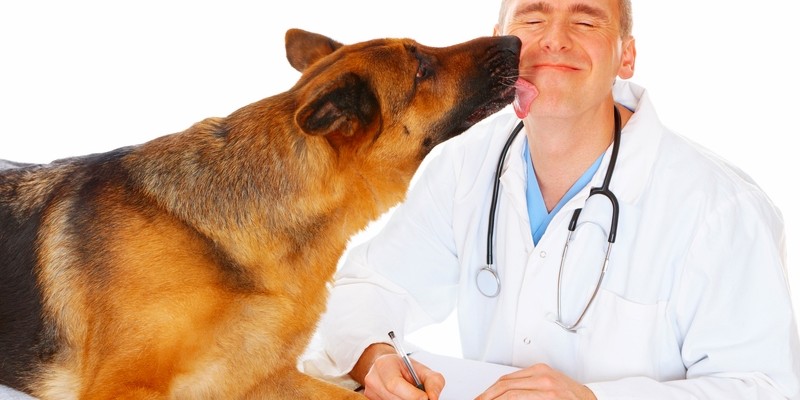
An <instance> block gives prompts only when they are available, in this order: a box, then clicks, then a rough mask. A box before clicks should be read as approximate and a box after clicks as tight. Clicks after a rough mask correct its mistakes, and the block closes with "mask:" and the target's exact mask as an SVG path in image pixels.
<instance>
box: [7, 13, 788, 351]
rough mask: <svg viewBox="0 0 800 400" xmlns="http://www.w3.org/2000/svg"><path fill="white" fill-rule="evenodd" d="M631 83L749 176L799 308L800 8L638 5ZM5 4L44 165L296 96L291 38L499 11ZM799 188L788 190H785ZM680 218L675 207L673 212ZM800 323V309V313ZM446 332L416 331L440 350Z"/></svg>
mask: <svg viewBox="0 0 800 400" xmlns="http://www.w3.org/2000/svg"><path fill="white" fill-rule="evenodd" d="M633 3H634V4H633V6H634V20H635V22H634V36H635V37H636V38H637V47H638V59H637V65H636V73H635V75H634V77H633V79H632V80H633V81H634V82H637V83H639V84H641V85H643V86H645V87H647V88H648V89H649V91H650V95H651V97H652V99H653V101H654V102H655V104H656V107H657V109H658V110H659V113H660V116H661V119H662V120H663V121H664V122H665V123H666V124H667V125H668V126H670V127H671V128H673V129H674V130H676V131H678V132H680V133H682V134H684V135H685V136H687V137H689V138H691V139H692V140H694V141H696V142H699V143H701V144H703V145H705V146H706V147H709V148H710V149H712V150H713V151H715V152H716V153H718V154H720V155H721V156H723V157H724V158H726V159H728V160H730V161H732V162H733V163H735V164H737V165H738V166H740V167H741V168H742V169H743V170H744V171H746V172H747V173H749V174H750V175H751V176H752V177H753V178H754V179H755V180H756V181H757V182H758V183H760V185H761V186H762V188H763V189H764V190H765V191H766V192H767V193H768V194H769V195H770V197H771V198H772V200H773V201H774V202H775V204H776V205H777V206H778V207H779V208H780V209H781V210H782V212H783V214H784V218H785V221H786V225H787V229H786V231H787V247H788V256H789V264H788V269H789V276H790V278H791V279H790V281H791V282H790V284H791V286H792V288H793V289H794V292H795V298H794V301H795V304H796V306H795V309H796V310H800V306H798V305H800V271H799V270H798V268H800V266H799V265H798V264H797V263H798V260H800V247H798V244H799V243H800V241H799V240H798V236H799V235H800V214H799V213H798V210H797V206H796V202H795V199H796V197H794V196H792V194H794V193H796V187H797V181H798V179H797V173H798V167H797V160H798V158H800V157H799V156H798V153H797V151H796V148H797V147H796V144H795V143H796V141H797V139H798V138H797V136H798V133H800V128H798V123H797V117H798V116H799V115H800V101H798V100H797V95H798V92H799V91H800V79H799V78H798V74H799V73H800V68H798V61H797V60H798V55H800V54H799V53H800V50H798V49H800V45H798V39H797V38H800V28H799V26H800V22H798V17H800V15H799V14H798V11H800V6H798V2H797V1H796V0H760V1H757V2H753V1H744V0H700V1H698V0H670V1H656V0H634V2H633ZM276 4H278V3H275V2H271V1H253V2H246V1H240V0H225V1H218V2H209V1H193V2H189V1H182V2H175V1H173V2H169V1H162V0H158V1H155V0H144V1H136V2H133V1H130V2H108V1H88V0H70V1H55V0H49V1H36V0H28V1H13V2H12V1H3V2H2V3H0V158H2V159H11V160H16V161H27V162H49V161H51V160H53V159H56V158H61V157H67V156H72V155H79V154H86V153H92V152H101V151H107V150H111V149H114V148H117V147H120V146H124V145H128V144H135V143H140V142H143V141H146V140H149V139H151V138H154V137H156V136H160V135H163V134H168V133H173V132H178V131H181V130H183V129H185V128H187V127H188V126H189V125H190V124H192V123H193V122H196V121H198V120H200V119H202V118H204V117H208V116H225V115H227V114H229V113H230V112H232V111H233V110H235V109H237V108H239V107H240V106H243V105H245V104H248V103H251V102H253V101H255V100H258V99H260V98H263V97H266V96H269V95H272V94H275V93H277V92H279V91H283V90H286V89H288V88H289V87H290V86H291V85H292V84H293V83H294V81H295V80H296V79H297V77H298V76H299V74H298V73H297V72H296V71H294V70H293V69H291V67H290V66H289V65H288V63H287V62H286V59H285V57H284V49H283V37H284V33H285V31H286V29H288V28H291V27H298V28H303V29H306V30H311V31H316V32H319V33H323V34H327V35H329V36H331V37H333V38H334V39H337V40H339V41H341V42H345V43H349V42H354V41H362V40H367V39H371V38H376V37H386V36H392V37H411V38H414V39H417V40H418V41H419V42H421V43H423V44H428V45H436V46H444V45H449V44H455V43H457V42H461V41H465V40H468V39H471V38H473V37H476V36H481V35H489V34H491V33H492V26H493V24H494V22H495V20H496V16H497V8H498V5H499V0H395V1H385V0H338V1H329V0H313V1H301V0H295V1H291V2H288V3H284V4H281V5H280V6H276ZM790 193H791V194H790ZM675 212H676V213H679V212H681V208H680V204H676V205H675ZM798 314H799V315H800V313H798ZM448 329H452V324H451V323H450V322H448V323H447V324H445V325H444V330H442V329H440V328H436V329H430V330H427V331H425V332H422V333H420V334H419V335H417V336H415V337H416V338H417V340H418V341H419V342H421V343H422V344H427V345H432V346H435V347H436V350H439V351H441V352H444V353H458V351H459V350H458V342H457V340H453V336H449V337H446V336H444V334H443V333H442V332H449V331H448Z"/></svg>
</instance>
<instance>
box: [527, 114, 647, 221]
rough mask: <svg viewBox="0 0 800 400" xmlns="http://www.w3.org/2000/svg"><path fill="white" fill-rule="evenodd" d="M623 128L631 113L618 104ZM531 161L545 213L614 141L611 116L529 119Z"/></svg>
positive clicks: (612, 117)
mask: <svg viewBox="0 0 800 400" xmlns="http://www.w3.org/2000/svg"><path fill="white" fill-rule="evenodd" d="M617 109H619V111H620V115H621V117H622V121H621V122H622V124H621V125H622V126H624V125H625V123H626V122H627V121H628V119H630V117H631V115H632V113H631V112H630V111H629V110H628V109H626V108H625V107H622V106H621V105H617ZM525 131H526V134H527V135H528V145H529V146H530V154H531V159H532V161H533V166H534V170H535V171H536V179H537V181H538V182H539V189H540V190H541V192H542V197H543V198H544V203H545V206H546V207H547V210H548V211H551V210H552V209H553V207H555V206H556V204H558V202H559V201H560V200H561V198H562V197H564V194H566V193H567V191H568V190H569V189H570V188H571V187H572V185H574V184H575V182H576V181H577V180H578V178H580V176H581V175H583V173H584V172H586V170H587V169H588V168H589V167H590V166H591V165H592V163H594V162H595V161H596V160H597V158H598V157H600V155H601V154H603V153H604V152H605V151H606V149H608V146H609V145H610V144H611V142H612V141H613V140H614V114H613V110H612V109H610V108H609V110H608V111H607V112H597V113H594V114H593V115H581V116H578V117H576V118H542V117H529V118H526V120H525Z"/></svg>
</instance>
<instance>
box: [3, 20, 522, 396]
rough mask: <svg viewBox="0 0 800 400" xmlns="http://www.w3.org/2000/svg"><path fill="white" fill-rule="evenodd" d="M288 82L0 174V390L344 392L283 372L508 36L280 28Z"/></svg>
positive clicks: (499, 72)
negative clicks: (208, 114)
mask: <svg viewBox="0 0 800 400" xmlns="http://www.w3.org/2000/svg"><path fill="white" fill-rule="evenodd" d="M286 48H287V58H288V59H289V61H290V63H291V64H292V65H293V66H294V67H295V68H297V69H298V70H300V71H301V72H303V74H302V76H301V77H300V79H299V81H298V82H297V84H296V85H295V86H294V87H292V88H291V89H290V90H288V91H286V92H284V93H280V94H277V95H275V96H272V97H269V98H266V99H264V100H261V101H258V102H255V103H253V104H250V105H247V106H245V107H243V108H241V109H239V110H237V111H235V112H233V113H232V114H231V115H229V116H228V117H225V118H209V119H206V120H204V121H201V122H199V123H197V124H195V125H193V126H192V127H190V128H189V129H187V130H185V131H183V132H180V133H176V134H172V135H167V136H163V137H160V138H156V139H154V140H152V141H150V142H147V143H144V144H141V145H138V146H132V147H126V148H122V149H118V150H115V151H112V152H108V153H104V154H95V155H89V156H83V157H75V158H70V159H65V160H60V161H56V162H53V163H51V164H48V165H29V166H20V167H19V168H12V169H7V170H3V171H0V224H1V225H0V273H2V274H3V279H4V283H2V284H0V354H3V357H4V360H3V363H2V367H0V383H3V384H6V385H10V386H13V387H16V388H18V389H20V390H24V391H27V392H29V393H31V394H33V395H35V396H38V397H41V398H43V399H70V398H80V399H162V398H163V399H167V398H170V399H178V398H185V399H201V398H208V399H236V398H259V399H264V398H267V399H297V398H309V399H334V398H353V399H355V398H360V397H361V396H360V395H357V394H356V393H354V392H350V391H347V390H344V389H342V388H339V387H337V386H334V385H331V384H328V383H324V382H322V381H319V380H316V379H314V378H311V377H308V376H306V375H303V374H301V373H300V372H298V371H297V369H296V362H297V357H298V356H299V355H300V354H301V353H302V352H303V350H304V349H305V347H306V345H307V344H308V341H309V338H310V336H311V334H312V333H313V331H314V329H315V326H316V323H317V321H318V319H319V317H320V315H321V313H322V312H323V311H324V309H325V302H326V291H327V286H326V285H327V284H328V283H329V281H330V279H331V277H332V275H333V273H334V271H335V268H336V264H337V261H338V259H339V257H340V256H341V254H342V252H343V251H344V249H345V246H346V244H347V241H348V239H349V238H350V236H351V235H352V234H354V233H356V232H357V231H359V230H361V229H363V228H364V227H365V226H366V224H367V223H368V222H369V221H370V220H372V219H374V218H376V217H377V216H379V215H380V214H382V213H383V212H384V211H386V210H387V209H389V208H390V207H391V206H393V205H394V204H396V203H397V202H398V201H400V200H402V199H403V196H404V194H405V191H406V189H407V186H408V183H409V180H410V178H411V176H412V174H413V173H414V172H415V170H416V169H417V167H418V166H419V164H420V162H421V161H422V159H423V157H424V156H425V155H426V154H427V153H428V152H429V150H430V149H431V148H433V147H434V146H435V145H437V144H439V143H441V142H442V141H444V140H447V139H449V138H451V137H453V136H455V135H457V134H459V133H460V132H462V131H463V130H465V129H466V128H467V127H469V126H470V125H472V124H473V123H475V122H477V121H479V120H481V119H482V118H484V117H486V116H488V115H489V114H491V113H493V112H495V111H497V110H499V109H500V108H501V107H503V106H504V105H506V104H508V103H509V102H510V101H511V100H512V98H513V83H514V81H515V78H516V74H517V69H516V68H517V62H518V56H519V41H518V39H516V38H513V37H503V38H479V39H475V40H473V41H470V42H467V43H463V44H460V45H456V46H451V47H447V48H431V47H426V46H423V45H421V44H418V43H416V42H414V41H413V40H409V39H378V40H372V41H368V42H363V43H357V44H353V45H349V46H346V45H342V44H340V43H338V42H336V41H333V40H331V39H329V38H327V37H324V36H321V35H317V34H313V33H309V32H305V31H302V30H290V31H289V32H287V35H286Z"/></svg>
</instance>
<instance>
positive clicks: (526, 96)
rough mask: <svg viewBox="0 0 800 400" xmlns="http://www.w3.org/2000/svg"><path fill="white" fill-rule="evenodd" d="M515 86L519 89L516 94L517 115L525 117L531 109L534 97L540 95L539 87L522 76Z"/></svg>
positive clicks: (515, 109)
mask: <svg viewBox="0 0 800 400" xmlns="http://www.w3.org/2000/svg"><path fill="white" fill-rule="evenodd" d="M514 87H515V88H516V89H517V91H516V94H515V95H514V103H513V104H514V112H515V113H517V117H519V118H520V119H521V118H525V116H527V115H528V111H530V109H531V103H533V99H535V98H536V96H538V95H539V89H536V86H533V84H532V83H530V82H528V81H526V80H525V79H522V78H519V79H517V83H515V84H514Z"/></svg>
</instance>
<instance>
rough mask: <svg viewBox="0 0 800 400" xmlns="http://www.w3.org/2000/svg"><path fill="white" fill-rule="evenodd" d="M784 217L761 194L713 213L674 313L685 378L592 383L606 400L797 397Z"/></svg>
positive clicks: (798, 371)
mask: <svg viewBox="0 0 800 400" xmlns="http://www.w3.org/2000/svg"><path fill="white" fill-rule="evenodd" d="M785 265H786V264H785V240H784V231H783V223H782V220H781V217H780V214H779V213H778V211H777V210H775V209H774V208H773V207H772V205H771V203H770V202H769V200H768V199H766V197H765V196H764V195H763V193H761V192H760V191H757V190H753V191H749V192H746V193H742V194H739V195H736V196H735V197H734V198H732V199H731V200H730V202H729V203H728V204H725V205H722V206H719V207H718V208H717V209H716V210H713V211H712V212H710V214H709V216H708V218H707V219H706V220H705V221H704V223H703V226H702V227H701V228H700V229H698V231H697V235H696V237H695V238H694V240H693V241H692V244H691V247H690V249H689V252H688V257H687V258H686V263H685V266H684V268H683V269H682V273H681V276H680V277H678V284H677V287H676V288H675V290H674V291H673V296H672V299H670V306H669V311H668V312H669V315H670V318H671V319H672V322H673V329H674V330H675V335H676V336H677V337H680V338H682V341H683V342H682V346H681V354H682V358H683V362H684V365H685V366H686V369H687V370H686V379H685V380H676V381H671V382H657V381H655V380H653V379H648V378H644V377H630V378H625V379H621V380H618V381H614V382H598V383H592V384H589V385H588V386H589V387H590V389H592V390H593V391H594V393H595V395H596V396H597V398H598V399H599V400H622V399H642V398H648V399H727V400H735V399H753V400H755V399H761V400H763V399H798V398H800V394H799V393H800V387H798V384H799V383H798V380H799V379H800V378H799V377H800V365H799V364H798V363H799V362H798V354H800V345H798V334H797V328H796V323H795V321H794V317H793V312H792V306H791V300H790V295H789V293H790V292H789V287H788V280H787V274H786V270H785Z"/></svg>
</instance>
